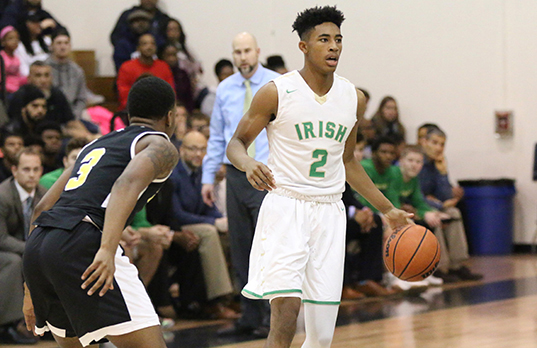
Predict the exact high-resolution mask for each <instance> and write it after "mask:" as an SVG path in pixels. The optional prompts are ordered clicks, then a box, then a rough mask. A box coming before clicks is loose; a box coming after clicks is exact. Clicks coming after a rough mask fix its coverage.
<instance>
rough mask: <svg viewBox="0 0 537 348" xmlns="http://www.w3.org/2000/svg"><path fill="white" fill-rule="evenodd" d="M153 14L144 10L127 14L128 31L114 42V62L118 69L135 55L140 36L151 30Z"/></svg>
mask: <svg viewBox="0 0 537 348" xmlns="http://www.w3.org/2000/svg"><path fill="white" fill-rule="evenodd" d="M151 18H152V17H151V15H150V14H149V13H148V12H147V11H144V10H136V11H132V12H131V13H130V14H129V15H128V16H127V23H128V26H127V32H125V34H124V35H122V36H121V37H120V38H119V39H118V40H117V42H116V43H115V44H114V64H115V66H116V71H119V68H121V65H122V64H123V63H125V62H126V61H128V60H130V59H132V58H135V57H133V55H134V53H135V52H136V48H137V47H138V40H139V39H140V36H141V35H143V34H146V33H149V32H150V29H151Z"/></svg>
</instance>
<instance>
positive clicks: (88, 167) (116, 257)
mask: <svg viewBox="0 0 537 348" xmlns="http://www.w3.org/2000/svg"><path fill="white" fill-rule="evenodd" d="M174 106H175V95H174V91H173V89H172V88H171V86H170V85H169V84H168V83H166V82H164V81H163V80H161V79H159V78H156V77H147V78H144V79H141V80H139V81H138V82H137V83H136V84H134V86H133V87H132V89H131V91H130V93H129V97H128V112H129V117H130V126H128V127H127V128H125V129H123V130H119V131H116V132H112V133H110V134H107V135H105V136H103V137H101V138H99V139H98V140H96V141H94V142H92V143H90V144H88V145H87V146H86V147H85V148H84V149H82V151H81V152H80V154H79V156H78V159H77V161H76V163H75V164H74V167H73V168H72V170H65V172H64V173H63V175H62V176H61V177H60V179H59V180H58V181H57V182H56V183H55V184H54V186H52V187H51V189H50V190H49V191H48V192H47V194H46V195H45V197H43V199H42V200H41V202H40V203H39V204H38V206H37V207H36V211H35V212H34V215H33V218H36V217H37V219H36V220H35V221H34V223H33V225H35V226H37V227H36V228H35V229H34V230H33V231H32V233H31V235H30V237H29V239H28V241H27V243H26V251H25V253H24V275H25V279H26V284H27V290H29V291H27V292H26V296H25V308H24V313H25V318H26V322H27V326H28V328H29V329H31V330H32V331H34V333H35V334H43V333H44V332H45V331H51V332H52V334H53V335H54V338H55V339H56V341H57V342H58V344H59V345H60V346H61V347H62V348H63V347H81V346H87V345H89V344H92V343H95V342H99V341H100V340H103V339H105V338H106V339H109V340H110V341H112V343H114V345H116V346H117V347H120V348H121V347H135V348H138V347H140V348H142V347H144V348H145V347H166V345H165V343H164V340H163V339H162V334H161V332H160V327H159V320H158V316H157V315H156V313H155V310H154V309H153V306H152V305H151V301H150V300H149V297H148V296H147V293H146V291H145V288H144V286H143V284H142V283H141V281H140V280H139V278H138V274H137V270H136V268H135V267H134V266H133V265H132V264H130V263H129V261H128V258H126V257H125V256H123V255H122V254H123V253H122V249H121V248H120V247H118V243H119V240H120V236H121V232H122V231H123V229H124V228H125V226H126V225H128V224H129V223H130V220H131V218H132V216H133V215H134V214H135V213H136V212H137V211H139V210H140V209H141V208H142V207H143V205H144V204H145V203H146V202H147V201H148V200H149V199H151V197H152V196H153V195H155V194H156V193H157V192H158V190H159V188H160V186H161V185H162V183H163V182H164V181H165V180H166V179H167V177H168V176H169V174H170V173H171V171H172V170H173V168H174V167H175V165H176V163H177V161H178V154H177V151H176V150H175V147H174V146H173V145H172V143H171V142H170V141H169V136H171V134H172V133H173V131H174V129H175V111H174V110H175V108H174ZM30 295H31V297H30ZM32 305H33V307H32ZM34 313H35V315H34Z"/></svg>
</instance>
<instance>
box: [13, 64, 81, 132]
mask: <svg viewBox="0 0 537 348" xmlns="http://www.w3.org/2000/svg"><path fill="white" fill-rule="evenodd" d="M30 85H31V86H35V87H37V88H39V89H40V90H41V92H42V93H43V94H44V95H45V97H46V100H47V113H46V115H45V119H46V120H47V121H52V122H57V123H59V124H60V125H66V124H67V123H68V122H70V121H73V120H74V115H73V112H72V110H71V105H69V102H68V101H67V98H66V97H65V94H63V92H62V91H61V90H60V89H59V88H57V87H54V86H52V68H51V67H50V65H48V64H46V63H44V62H42V61H37V62H34V63H32V65H31V67H30V75H29V76H28V84H27V85H24V86H22V87H21V88H20V89H19V91H17V92H16V93H15V94H13V97H12V100H11V103H10V105H9V108H8V111H7V112H8V115H9V118H10V119H13V118H14V117H16V116H17V115H18V114H19V113H20V110H21V108H22V106H23V105H24V104H22V102H21V101H22V97H23V95H24V94H25V90H26V89H27V88H28V87H29V86H30Z"/></svg>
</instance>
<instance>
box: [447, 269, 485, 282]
mask: <svg viewBox="0 0 537 348" xmlns="http://www.w3.org/2000/svg"><path fill="white" fill-rule="evenodd" d="M449 273H450V274H451V273H453V274H455V275H456V276H458V277H459V278H460V279H461V280H481V279H483V275H482V274H479V273H472V271H470V269H469V268H468V267H466V266H462V267H461V268H459V269H457V270H450V271H449Z"/></svg>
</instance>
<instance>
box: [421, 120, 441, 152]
mask: <svg viewBox="0 0 537 348" xmlns="http://www.w3.org/2000/svg"><path fill="white" fill-rule="evenodd" d="M430 128H439V127H438V126H437V125H436V124H434V123H424V124H422V125H421V126H420V127H419V128H418V134H417V135H418V139H417V142H418V145H419V146H421V147H422V148H423V145H424V144H425V141H427V132H428V131H429V129H430Z"/></svg>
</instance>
